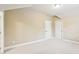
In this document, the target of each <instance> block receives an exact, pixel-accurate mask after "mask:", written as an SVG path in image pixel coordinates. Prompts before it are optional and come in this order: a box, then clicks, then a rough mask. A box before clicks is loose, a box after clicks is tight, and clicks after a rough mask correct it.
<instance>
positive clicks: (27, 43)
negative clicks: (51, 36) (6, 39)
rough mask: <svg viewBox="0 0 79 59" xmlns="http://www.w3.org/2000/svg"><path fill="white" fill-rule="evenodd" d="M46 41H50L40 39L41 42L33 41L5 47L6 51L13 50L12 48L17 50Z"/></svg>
mask: <svg viewBox="0 0 79 59" xmlns="http://www.w3.org/2000/svg"><path fill="white" fill-rule="evenodd" d="M45 40H48V39H40V40H35V41H31V42H26V43H21V44H16V45H12V46H8V47H5V50H7V49H11V48H16V47H21V46H25V45H30V44H35V43H38V42H42V41H45Z"/></svg>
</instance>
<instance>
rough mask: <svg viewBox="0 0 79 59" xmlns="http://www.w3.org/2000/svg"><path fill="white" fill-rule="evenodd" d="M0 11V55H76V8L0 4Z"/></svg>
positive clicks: (78, 20)
mask: <svg viewBox="0 0 79 59" xmlns="http://www.w3.org/2000/svg"><path fill="white" fill-rule="evenodd" d="M0 11H1V12H2V13H0V14H1V17H2V19H1V20H0V21H1V22H2V23H1V24H2V25H1V26H0V28H1V29H0V34H1V35H2V36H1V41H0V47H1V49H0V50H1V53H4V54H79V28H78V25H79V4H9V5H8V4H3V5H0ZM2 29H3V30H4V31H3V30H2ZM3 37H4V38H3Z"/></svg>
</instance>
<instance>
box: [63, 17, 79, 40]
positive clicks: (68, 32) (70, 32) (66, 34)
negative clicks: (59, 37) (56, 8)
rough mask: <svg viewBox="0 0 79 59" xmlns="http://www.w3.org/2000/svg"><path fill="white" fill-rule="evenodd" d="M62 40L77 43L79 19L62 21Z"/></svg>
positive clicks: (73, 18) (78, 38)
mask: <svg viewBox="0 0 79 59" xmlns="http://www.w3.org/2000/svg"><path fill="white" fill-rule="evenodd" d="M63 38H65V39H70V40H74V41H79V17H78V16H74V17H73V16H72V17H69V18H64V19H63Z"/></svg>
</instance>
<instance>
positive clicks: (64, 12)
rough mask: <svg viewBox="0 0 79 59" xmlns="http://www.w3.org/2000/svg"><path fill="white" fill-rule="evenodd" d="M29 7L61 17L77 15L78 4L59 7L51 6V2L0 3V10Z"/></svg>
mask: <svg viewBox="0 0 79 59" xmlns="http://www.w3.org/2000/svg"><path fill="white" fill-rule="evenodd" d="M24 7H29V9H33V10H36V11H39V12H43V13H46V14H48V15H57V16H61V17H67V16H72V17H73V16H79V5H78V4H63V6H62V7H60V8H57V9H56V8H53V6H52V4H34V5H31V4H19V5H18V4H14V5H13V4H8V5H6V4H3V5H0V10H10V9H16V8H24Z"/></svg>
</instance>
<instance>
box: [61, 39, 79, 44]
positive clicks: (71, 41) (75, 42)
mask: <svg viewBox="0 0 79 59" xmlns="http://www.w3.org/2000/svg"><path fill="white" fill-rule="evenodd" d="M62 40H63V41H66V42H69V43H74V44H79V42H77V41H73V40H70V39H62Z"/></svg>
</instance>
